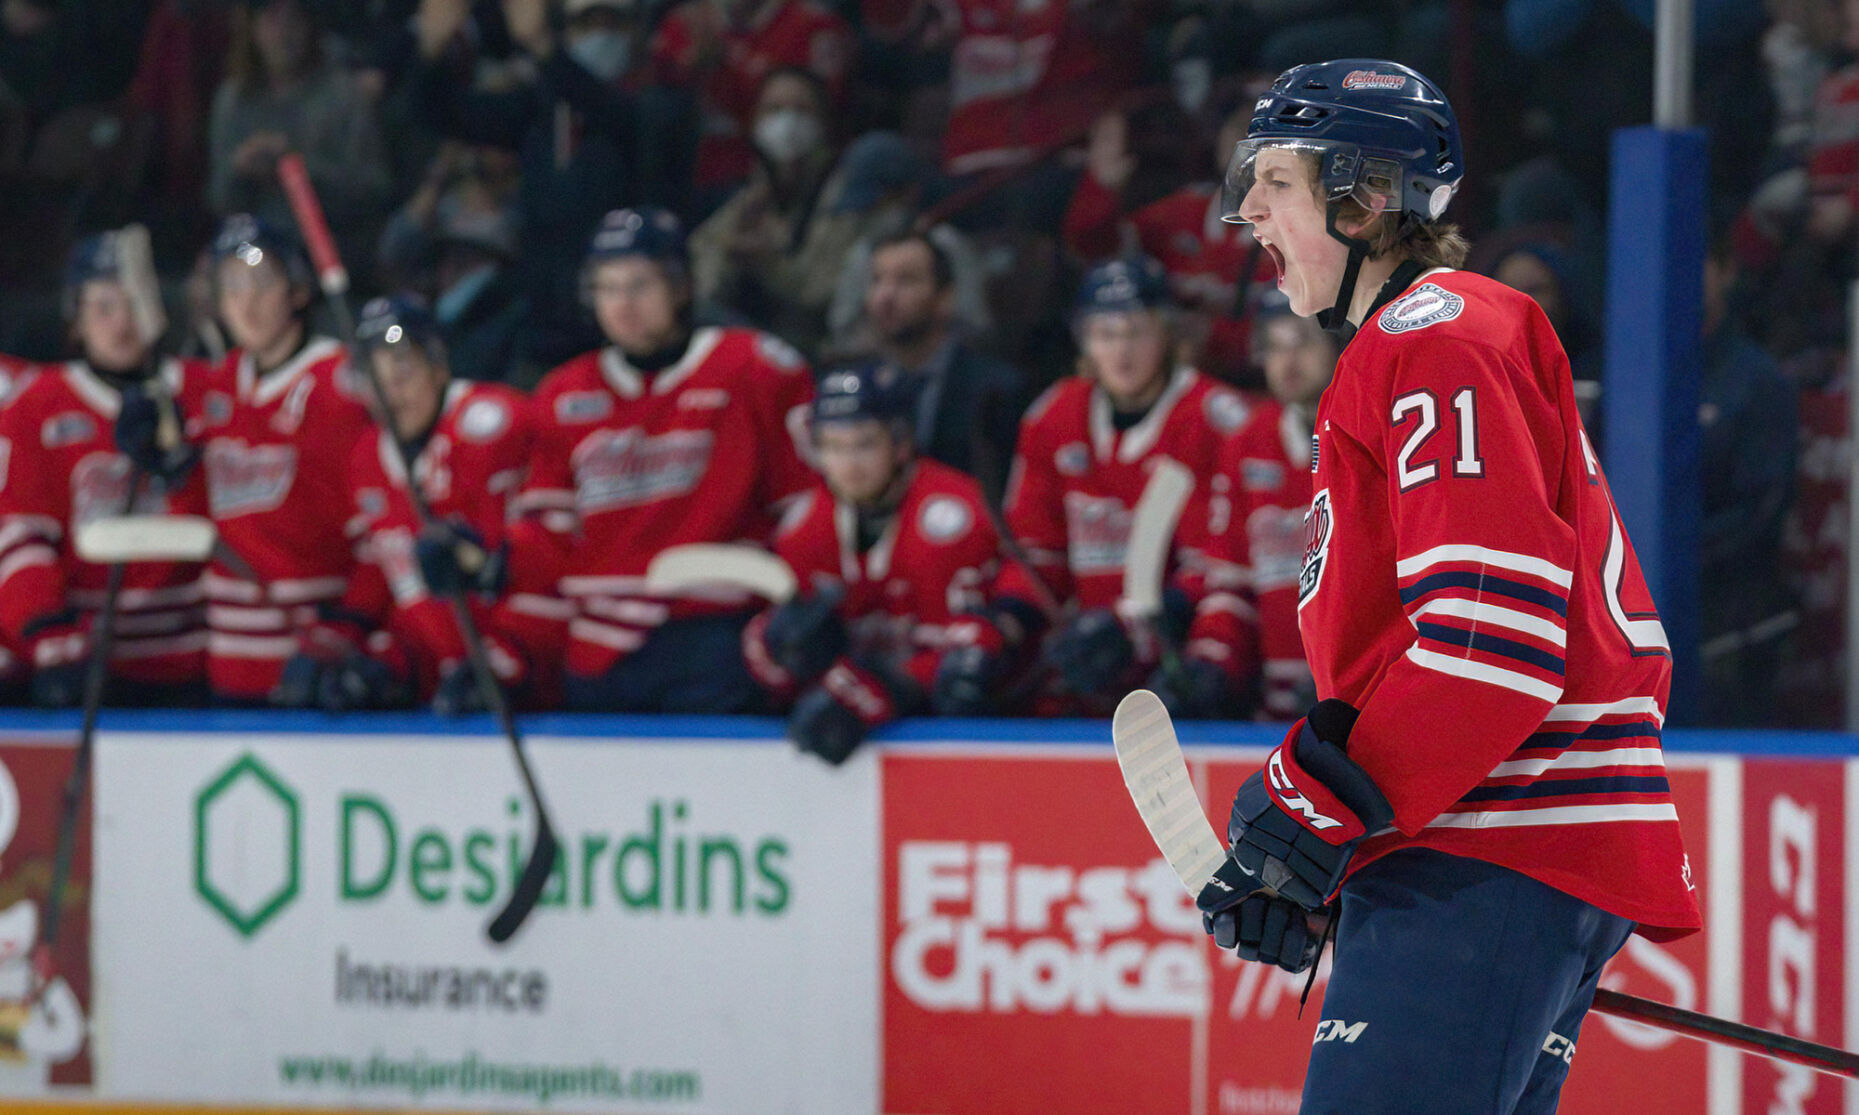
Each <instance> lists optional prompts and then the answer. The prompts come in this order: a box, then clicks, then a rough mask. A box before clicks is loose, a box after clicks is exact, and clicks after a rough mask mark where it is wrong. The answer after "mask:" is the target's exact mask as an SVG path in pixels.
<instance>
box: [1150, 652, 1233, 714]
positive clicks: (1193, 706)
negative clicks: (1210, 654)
mask: <svg viewBox="0 0 1859 1115" xmlns="http://www.w3.org/2000/svg"><path fill="white" fill-rule="evenodd" d="M1149 689H1151V690H1152V691H1154V693H1155V695H1156V696H1157V697H1160V698H1161V699H1162V706H1163V707H1164V708H1166V709H1168V714H1169V715H1170V716H1172V717H1174V718H1175V719H1177V720H1213V719H1217V718H1220V717H1232V716H1235V715H1237V714H1238V713H1239V711H1240V710H1239V707H1238V706H1239V701H1238V699H1237V697H1236V695H1235V694H1234V693H1233V683H1232V680H1231V679H1230V678H1228V677H1227V673H1226V670H1225V669H1223V668H1222V667H1221V666H1220V664H1219V663H1218V662H1209V661H1207V660H1206V659H1205V658H1193V657H1184V658H1182V659H1181V660H1180V661H1179V662H1175V663H1164V664H1163V665H1161V666H1158V667H1156V671H1155V673H1153V674H1151V675H1150V676H1149Z"/></svg>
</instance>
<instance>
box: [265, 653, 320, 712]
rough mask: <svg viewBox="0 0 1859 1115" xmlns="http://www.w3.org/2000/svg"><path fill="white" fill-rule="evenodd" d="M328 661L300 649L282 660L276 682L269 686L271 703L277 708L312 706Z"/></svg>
mask: <svg viewBox="0 0 1859 1115" xmlns="http://www.w3.org/2000/svg"><path fill="white" fill-rule="evenodd" d="M328 666H329V663H328V662H327V661H326V660H324V659H322V658H319V657H317V656H316V655H313V654H305V653H303V652H302V651H299V652H297V653H296V654H293V655H291V656H290V657H289V658H287V659H285V660H284V670H283V672H282V673H280V674H279V675H278V683H277V684H276V685H274V686H272V687H271V703H272V704H273V705H276V706H277V707H278V708H314V707H315V706H316V690H317V687H318V686H319V685H320V684H321V683H322V680H323V670H324V669H325V668H327V667H328Z"/></svg>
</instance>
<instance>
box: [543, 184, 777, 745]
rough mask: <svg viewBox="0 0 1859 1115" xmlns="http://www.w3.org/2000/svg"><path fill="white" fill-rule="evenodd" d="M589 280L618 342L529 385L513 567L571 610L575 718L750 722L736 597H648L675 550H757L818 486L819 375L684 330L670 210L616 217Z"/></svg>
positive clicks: (762, 339) (765, 347)
mask: <svg viewBox="0 0 1859 1115" xmlns="http://www.w3.org/2000/svg"><path fill="white" fill-rule="evenodd" d="M585 274H586V283H587V290H588V297H589V300H590V301H591V302H592V304H593V308H594V317H595V319H596V320H597V321H598V322H599V323H600V327H601V330H602V331H603V332H604V333H605V334H606V336H607V339H608V341H609V342H610V343H609V345H608V347H605V348H602V349H598V350H596V351H593V352H588V353H585V354H583V355H581V356H578V357H576V358H575V359H574V360H571V361H569V362H568V363H567V364H564V365H562V366H561V367H560V368H557V369H556V370H555V371H553V372H551V373H549V375H548V376H547V377H546V378H544V379H543V381H542V383H541V385H540V386H538V387H537V389H536V395H535V406H536V412H537V422H538V433H537V445H536V454H535V457H534V459H533V461H532V462H531V466H530V473H529V480H528V486H527V488H526V489H525V491H524V493H523V495H522V497H521V499H520V500H519V504H518V506H519V510H520V512H521V513H523V514H525V515H526V516H528V517H529V519H530V527H529V529H527V531H526V532H525V533H522V534H519V535H518V536H517V538H516V539H515V540H514V541H513V546H512V553H511V560H512V561H513V562H515V563H516V566H517V567H519V568H523V569H526V570H533V571H535V575H536V576H537V577H538V580H539V583H550V582H551V581H553V580H554V579H555V578H557V577H559V583H560V586H561V592H562V595H564V596H566V597H567V598H568V599H569V601H570V602H571V603H572V604H573V605H574V618H573V619H572V620H571V621H570V622H569V625H568V651H567V660H566V672H565V676H564V678H563V691H564V696H565V699H566V702H567V705H568V707H569V708H571V709H579V710H586V711H602V710H604V711H624V712H712V713H727V712H744V711H748V710H752V709H755V708H757V707H759V706H760V705H761V703H762V695H761V689H760V687H759V686H758V685H757V684H756V682H755V679H754V678H752V677H751V676H750V675H749V672H748V667H747V666H746V665H744V664H743V661H742V654H741V639H742V629H743V626H744V625H745V624H746V623H747V622H748V620H749V618H750V616H751V614H752V611H751V608H750V603H751V601H750V599H749V598H748V596H747V595H746V594H744V593H737V592H730V591H715V590H713V589H711V588H710V587H708V586H706V587H705V588H703V589H692V590H689V591H678V592H667V593H655V592H654V591H652V590H651V589H650V588H649V587H648V586H647V585H646V584H645V583H644V574H645V572H646V567H647V564H648V563H649V562H650V561H651V560H652V558H653V557H654V556H655V555H656V554H658V553H660V552H661V551H663V550H665V549H667V548H668V547H671V546H676V545H681V544H685V543H699V542H750V543H763V542H765V541H766V540H767V539H768V537H769V535H770V533H771V532H772V531H773V529H774V525H775V522H776V519H777V518H778V516H779V515H780V513H781V511H782V510H783V509H784V508H785V507H786V506H787V505H788V504H789V503H791V502H792V501H793V500H794V499H795V497H797V496H799V495H800V493H802V492H804V491H806V490H807V489H808V488H810V487H812V485H813V479H814V477H813V473H812V471H811V470H810V469H809V468H808V466H807V464H806V462H805V460H804V459H803V456H802V450H803V447H804V442H803V440H802V439H803V438H804V436H805V427H806V418H807V410H806V408H807V404H808V403H809V402H810V401H811V400H812V397H813V377H812V375H811V374H810V373H809V371H808V368H807V364H806V361H804V360H803V359H802V358H801V356H800V354H799V353H797V352H795V351H794V350H793V349H792V348H791V347H789V346H788V345H787V344H786V343H784V342H783V341H781V340H779V339H777V338H775V337H772V336H769V335H767V334H764V333H758V332H756V331H754V330H751V329H734V328H717V327H702V328H696V327H693V324H692V309H691V279H690V258H689V253H688V250H687V248H686V246H685V237H684V232H683V228H682V226H681V225H680V224H679V223H678V220H677V218H676V217H674V216H672V215H671V214H670V213H669V212H667V211H665V210H662V209H640V210H634V209H622V210H618V211H616V212H614V213H610V214H608V216H607V218H606V219H605V220H604V221H602V223H601V227H600V229H599V231H597V232H596V233H595V234H594V237H593V240H592V241H591V243H590V244H589V246H588V253H587V264H586V271H585Z"/></svg>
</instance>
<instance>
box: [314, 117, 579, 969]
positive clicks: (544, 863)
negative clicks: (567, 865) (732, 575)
mask: <svg viewBox="0 0 1859 1115" xmlns="http://www.w3.org/2000/svg"><path fill="white" fill-rule="evenodd" d="M278 180H279V181H280V182H281V183H282V184H283V187H284V192H285V194H286V195H288V197H289V199H290V207H291V213H292V215H293V216H295V217H296V220H297V227H298V229H299V230H300V231H301V232H302V233H303V237H304V244H305V246H306V247H307V248H309V250H310V259H311V262H312V264H313V265H314V266H315V268H316V278H317V284H318V285H319V286H320V287H321V288H322V290H323V293H324V295H326V296H327V297H328V299H329V303H330V305H331V307H332V310H333V312H334V313H335V315H336V323H337V327H338V328H339V329H340V330H341V333H342V341H343V343H344V344H346V345H348V346H349V350H350V353H351V361H352V362H353V363H356V364H359V365H360V367H361V370H362V372H363V374H364V376H365V378H366V379H367V381H368V388H369V391H370V392H371V393H372V394H373V395H374V401H375V405H376V406H377V407H379V408H380V411H381V416H382V421H384V422H388V421H391V420H390V419H389V418H388V417H387V416H388V415H389V414H390V413H392V411H391V410H390V409H389V407H388V405H387V392H386V390H385V389H384V388H383V387H382V386H381V377H380V376H379V375H377V374H376V372H375V370H374V366H373V364H372V363H370V362H369V361H367V360H360V361H354V360H353V356H352V354H353V352H354V344H355V320H354V317H353V316H352V315H351V314H350V313H349V308H348V300H347V298H346V297H345V295H346V294H347V292H348V287H349V274H348V271H347V269H345V268H344V267H343V266H342V257H341V255H340V254H338V253H337V251H336V243H335V240H334V239H333V238H332V237H331V236H330V235H329V225H328V224H327V223H326V222H325V221H324V220H323V207H322V205H321V204H320V203H319V202H318V201H317V199H316V191H315V190H314V188H312V186H311V184H310V175H309V172H308V171H307V170H306V169H305V168H304V165H303V156H301V155H299V154H297V153H295V152H292V153H290V154H288V155H285V156H284V157H283V158H281V159H279V160H278ZM388 440H389V441H392V442H393V443H394V448H395V450H396V452H397V453H398V454H399V457H400V464H401V468H402V469H403V470H404V471H405V473H406V476H407V495H408V497H409V498H410V499H411V500H412V501H413V511H414V514H415V515H416V516H418V518H419V521H420V526H421V527H423V528H424V527H430V526H431V525H432V524H433V515H432V508H431V507H430V506H429V505H428V504H427V502H426V497H425V495H424V494H423V493H422V492H421V491H420V489H419V483H418V481H417V480H415V478H414V471H413V461H412V460H411V459H410V458H409V456H408V454H407V448H406V446H404V445H402V444H401V442H400V439H399V438H397V437H394V436H393V431H392V430H389V431H388ZM461 564H464V563H463V562H461ZM445 596H446V601H447V603H449V604H450V605H451V608H452V619H453V621H454V622H456V623H457V624H458V632H459V636H460V637H461V638H462V639H463V640H464V643H465V659H466V661H467V662H468V663H469V664H470V668H471V674H472V677H473V679H474V680H475V681H476V682H477V686H478V694H479V696H480V697H481V698H482V699H483V701H484V707H485V708H487V709H489V710H490V711H491V713H492V714H493V715H495V716H496V718H497V722H498V723H499V724H500V725H501V726H502V727H503V733H504V738H505V739H507V740H508V741H509V742H510V754H511V756H512V757H513V758H515V760H516V769H517V773H518V774H519V775H520V776H521V777H522V781H523V790H524V792H525V793H526V794H528V796H529V804H530V808H531V809H533V810H534V811H535V814H536V833H535V840H534V843H533V844H532V846H531V848H530V853H529V862H528V863H526V864H524V865H523V873H522V875H521V876H519V877H518V878H517V881H516V885H515V886H514V887H513V888H511V891H510V899H509V901H508V902H506V903H505V904H504V907H503V909H502V910H499V911H498V912H497V916H496V917H494V918H492V919H491V923H490V925H489V926H488V927H486V929H485V935H486V936H488V937H490V939H491V940H492V941H493V942H495V943H497V944H502V943H503V942H505V941H508V940H509V939H510V938H511V937H512V936H513V935H514V934H515V933H516V931H517V929H518V928H519V927H520V926H521V925H522V924H523V920H524V919H525V918H527V917H528V916H529V913H530V911H531V910H534V909H535V908H536V902H537V900H538V899H540V898H541V897H542V888H543V887H544V886H546V885H547V884H548V881H549V874H550V872H551V871H552V870H553V869H554V867H555V856H556V853H557V851H558V849H559V845H558V843H557V841H556V839H555V827H554V825H552V824H551V823H550V822H549V813H548V808H547V807H546V806H545V805H544V804H543V801H542V791H541V789H540V787H538V786H537V785H536V776H535V773H534V772H533V771H532V770H530V766H529V757H528V756H527V755H526V754H525V753H524V748H523V736H522V733H520V732H519V731H517V727H516V718H515V717H514V716H512V715H511V713H510V703H509V701H507V700H506V699H505V698H504V692H503V686H502V685H501V684H499V683H498V681H497V675H496V673H495V672H494V671H493V670H492V669H491V663H490V658H489V657H488V656H487V655H486V654H485V652H484V644H483V641H482V639H481V638H480V636H479V634H478V625H477V622H476V621H475V620H473V619H472V618H471V606H470V605H469V604H468V603H467V602H466V600H465V593H464V590H463V589H453V590H452V591H450V592H448V593H446V594H445Z"/></svg>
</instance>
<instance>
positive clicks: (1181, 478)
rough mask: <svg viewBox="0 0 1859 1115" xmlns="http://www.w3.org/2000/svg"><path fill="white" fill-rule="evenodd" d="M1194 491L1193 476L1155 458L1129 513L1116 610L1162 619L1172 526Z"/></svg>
mask: <svg viewBox="0 0 1859 1115" xmlns="http://www.w3.org/2000/svg"><path fill="white" fill-rule="evenodd" d="M1193 490H1194V474H1193V473H1192V472H1190V471H1188V466H1186V465H1184V464H1182V463H1181V462H1180V461H1177V460H1175V459H1174V458H1172V457H1160V458H1157V460H1156V462H1155V469H1154V470H1153V471H1151V472H1150V473H1149V480H1148V482H1147V483H1145V484H1144V485H1143V492H1142V495H1140V496H1138V497H1136V507H1135V509H1134V510H1133V511H1131V513H1130V540H1129V544H1128V545H1127V546H1126V547H1125V549H1124V551H1123V599H1122V600H1121V601H1119V602H1118V609H1117V610H1118V611H1120V612H1122V613H1123V614H1125V615H1127V616H1130V617H1132V618H1135V619H1141V620H1147V621H1153V620H1155V618H1156V617H1157V616H1159V615H1161V614H1162V583H1163V580H1164V578H1166V576H1167V574H1168V555H1169V551H1170V550H1171V549H1172V548H1173V545H1174V541H1175V524H1176V523H1178V522H1180V520H1181V512H1182V509H1183V508H1185V507H1186V506H1187V505H1188V494H1189V493H1190V492H1192V491H1193Z"/></svg>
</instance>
